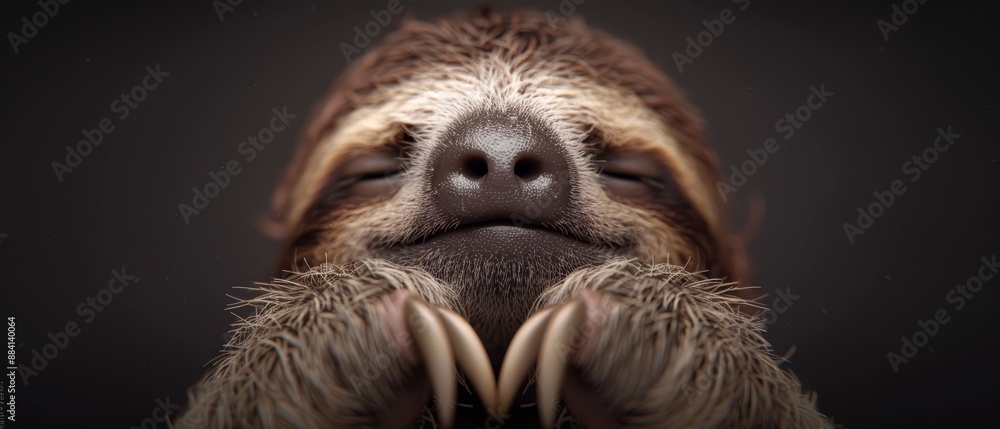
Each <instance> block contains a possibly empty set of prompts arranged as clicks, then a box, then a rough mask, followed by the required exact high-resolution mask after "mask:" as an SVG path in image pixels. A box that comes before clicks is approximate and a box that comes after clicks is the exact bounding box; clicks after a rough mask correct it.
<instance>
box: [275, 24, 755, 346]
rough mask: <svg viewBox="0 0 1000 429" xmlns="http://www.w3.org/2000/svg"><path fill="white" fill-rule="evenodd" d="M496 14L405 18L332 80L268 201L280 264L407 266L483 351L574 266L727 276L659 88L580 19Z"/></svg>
mask: <svg viewBox="0 0 1000 429" xmlns="http://www.w3.org/2000/svg"><path fill="white" fill-rule="evenodd" d="M505 19H506V18H502V17H499V16H496V15H490V16H489V17H484V18H482V19H478V20H472V22H471V23H470V22H469V21H467V20H464V19H463V20H461V21H455V22H449V21H441V22H438V23H437V25H434V26H430V25H427V24H422V23H417V22H408V23H405V24H404V25H403V28H402V29H400V30H398V31H397V32H396V33H394V34H392V35H390V36H388V37H387V38H386V40H385V41H383V43H382V45H381V46H379V47H377V48H375V49H374V50H373V51H372V52H370V53H369V54H367V55H366V57H364V58H362V59H360V60H359V61H357V62H356V63H355V64H354V65H353V66H352V68H351V69H349V70H348V72H346V73H345V75H344V76H343V77H341V79H340V80H339V81H338V83H337V84H336V85H335V87H334V89H333V92H332V95H331V96H330V98H329V99H328V100H327V101H326V103H325V104H324V105H323V106H321V108H320V109H319V111H318V112H317V114H316V115H315V117H314V119H313V125H312V128H311V129H310V130H309V131H308V133H307V136H306V139H305V141H304V142H303V145H302V147H301V148H300V150H299V152H298V155H297V157H296V160H295V162H294V163H293V164H292V167H291V168H290V170H289V172H288V175H287V176H286V179H285V182H284V185H283V186H282V187H281V188H279V192H278V194H277V196H276V199H275V207H276V208H277V211H279V212H280V213H281V215H282V217H284V218H285V225H286V227H287V234H288V235H287V237H288V245H289V247H288V251H287V252H286V254H287V257H288V258H289V259H286V260H284V261H283V263H282V264H281V266H282V268H288V267H289V266H291V265H292V264H293V263H296V262H298V263H302V261H305V262H306V263H308V264H313V265H315V264H319V263H323V262H329V263H333V264H342V263H348V262H351V261H355V260H359V259H365V258H383V259H388V260H391V261H394V262H397V263H401V264H406V265H413V266H418V267H422V268H423V269H425V270H427V271H428V272H429V273H431V274H432V275H433V276H435V277H436V278H438V279H439V280H441V281H442V282H443V283H445V284H447V285H449V286H450V287H452V288H454V290H455V291H456V292H457V295H458V297H459V302H460V305H461V308H456V309H455V310H456V311H458V312H459V313H461V314H462V315H463V316H465V317H466V318H467V319H468V320H469V321H470V323H471V324H472V325H473V327H475V328H476V330H477V331H478V332H479V334H480V336H481V337H482V338H483V340H484V343H485V344H486V345H487V347H499V346H501V345H502V344H504V343H505V341H506V340H507V339H509V337H510V335H512V334H513V332H514V330H516V328H517V327H518V326H519V325H520V323H521V322H522V321H523V320H524V319H525V317H527V315H528V314H529V312H530V310H531V307H532V305H533V304H534V302H535V300H536V298H537V297H538V296H539V295H540V294H541V293H542V292H543V291H544V290H545V289H546V288H547V287H549V286H551V285H553V284H554V283H556V282H558V281H559V280H560V279H562V278H563V277H565V276H566V275H567V274H569V273H571V272H573V271H574V270H577V269H579V268H580V267H583V266H586V265H589V264H596V263H601V262H604V261H607V260H608V259H610V258H614V257H626V258H638V259H639V260H641V261H643V262H647V263H662V262H670V263H674V264H678V265H683V266H686V267H687V268H688V269H689V270H691V271H701V270H708V271H710V272H711V274H713V275H729V276H730V277H733V276H735V275H736V274H737V273H736V272H735V271H736V270H737V269H738V268H739V267H738V265H737V264H735V263H734V262H733V260H732V259H731V258H732V257H733V255H734V254H733V253H732V252H733V249H732V248H731V246H729V245H728V244H727V243H728V238H727V237H726V235H725V234H724V232H723V229H722V227H721V226H722V219H721V213H720V212H721V210H720V209H719V205H720V204H719V201H718V198H717V195H718V194H717V192H716V191H715V188H714V183H715V161H714V156H713V155H712V153H711V151H710V150H709V149H708V147H707V146H706V145H705V143H704V142H703V140H702V137H701V134H700V132H699V131H698V128H697V121H696V119H695V118H694V117H693V116H692V115H691V113H690V111H691V109H690V107H688V106H687V105H686V104H685V103H684V102H683V100H682V99H681V98H680V96H679V95H678V94H677V93H676V91H675V90H674V89H673V85H672V84H671V83H670V82H669V81H668V80H667V79H666V78H665V77H664V76H663V75H662V74H660V73H659V72H657V71H656V69H655V67H653V66H652V65H651V64H650V63H648V61H646V60H644V59H643V58H642V56H641V55H640V54H639V53H638V52H637V51H635V50H634V48H632V47H630V46H628V45H626V44H624V43H622V42H619V41H616V40H613V39H611V38H609V37H607V36H605V35H603V34H601V33H599V32H596V31H593V30H590V29H587V28H586V27H584V26H583V25H582V24H581V23H578V22H572V23H570V24H568V25H565V26H559V27H558V28H556V27H550V26H549V25H548V23H547V21H546V20H544V19H543V20H540V21H538V22H535V21H530V20H529V21H518V22H513V21H510V22H506V21H505ZM291 258H295V259H291Z"/></svg>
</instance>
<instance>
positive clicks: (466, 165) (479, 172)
mask: <svg viewBox="0 0 1000 429" xmlns="http://www.w3.org/2000/svg"><path fill="white" fill-rule="evenodd" d="M489 171H490V167H489V164H487V163H486V160H485V159H483V157H481V156H470V157H468V158H465V160H464V161H462V174H463V175H465V177H468V178H470V179H481V178H482V177H483V176H485V175H486V173H489Z"/></svg>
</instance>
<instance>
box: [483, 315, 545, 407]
mask: <svg viewBox="0 0 1000 429" xmlns="http://www.w3.org/2000/svg"><path fill="white" fill-rule="evenodd" d="M551 315H552V310H551V309H546V310H542V311H539V312H538V313H535V314H534V315H532V316H531V317H529V318H528V320H525V321H524V323H523V324H522V325H521V328H520V329H518V330H517V333H515V334H514V338H512V339H511V340H510V346H508V347H507V353H506V354H505V355H504V358H503V363H502V364H501V365H500V379H499V381H498V382H497V396H496V401H497V402H496V412H497V414H498V415H499V416H503V415H505V414H507V411H509V410H510V406H511V403H512V402H513V401H514V396H516V395H517V388H518V387H520V386H521V380H524V377H525V376H527V375H528V370H529V369H531V365H532V364H534V363H535V360H536V359H537V358H538V350H539V348H540V346H541V343H542V335H543V334H544V333H545V327H546V326H548V323H549V319H550V316H551ZM494 418H496V417H494ZM497 420H500V419H497Z"/></svg>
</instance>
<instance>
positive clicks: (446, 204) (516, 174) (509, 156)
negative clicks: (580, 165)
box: [431, 111, 573, 224]
mask: <svg viewBox="0 0 1000 429" xmlns="http://www.w3.org/2000/svg"><path fill="white" fill-rule="evenodd" d="M431 156H432V159H431V162H432V165H433V168H434V170H433V173H432V175H431V189H432V190H433V191H432V192H433V194H434V200H435V204H436V205H437V208H438V209H439V210H440V211H441V213H442V214H444V215H445V216H448V217H451V218H454V219H457V220H459V221H460V222H461V223H463V224H467V223H475V222H487V221H497V220H510V221H512V222H514V223H529V224H544V223H551V222H556V221H558V220H560V219H561V218H563V217H565V216H566V214H567V210H568V208H569V205H570V200H571V195H572V185H571V182H572V181H571V180H570V177H571V174H573V172H572V169H571V167H570V162H569V160H568V158H567V155H566V153H565V151H564V149H563V148H562V147H561V146H560V143H559V139H558V138H557V136H556V134H555V132H553V131H552V130H551V129H550V128H549V127H548V126H547V125H545V123H544V122H542V121H540V120H538V119H536V118H534V117H532V116H530V115H527V114H524V113H521V112H510V111H507V112H500V111H484V112H476V113H472V114H469V115H467V116H465V117H463V118H461V119H459V120H457V121H455V122H454V123H453V124H452V125H451V126H450V127H449V129H448V130H447V131H446V133H445V138H444V139H443V141H442V143H441V144H440V145H439V146H438V147H437V148H435V150H434V152H433V153H432V155H431Z"/></svg>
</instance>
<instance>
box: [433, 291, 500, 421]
mask: <svg viewBox="0 0 1000 429" xmlns="http://www.w3.org/2000/svg"><path fill="white" fill-rule="evenodd" d="M438 312H439V313H440V314H441V321H442V322H444V326H445V328H446V329H447V330H448V337H449V338H450V339H451V344H452V348H454V350H455V358H456V360H458V364H459V365H460V366H461V367H462V369H463V370H465V373H466V375H468V376H469V379H470V381H471V382H472V387H473V388H474V389H476V393H477V394H479V398H480V400H481V401H482V403H483V405H484V406H485V407H486V409H487V411H489V413H490V415H491V416H493V418H494V419H498V415H497V414H496V410H495V404H496V394H497V387H496V379H494V378H493V365H492V364H490V358H489V356H488V355H487V354H486V347H484V346H483V342H482V340H480V339H479V335H477V334H476V331H475V330H474V329H472V326H469V323H468V322H466V321H465V319H462V316H459V315H458V314H456V313H454V312H452V311H451V310H448V309H445V308H439V309H438Z"/></svg>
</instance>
